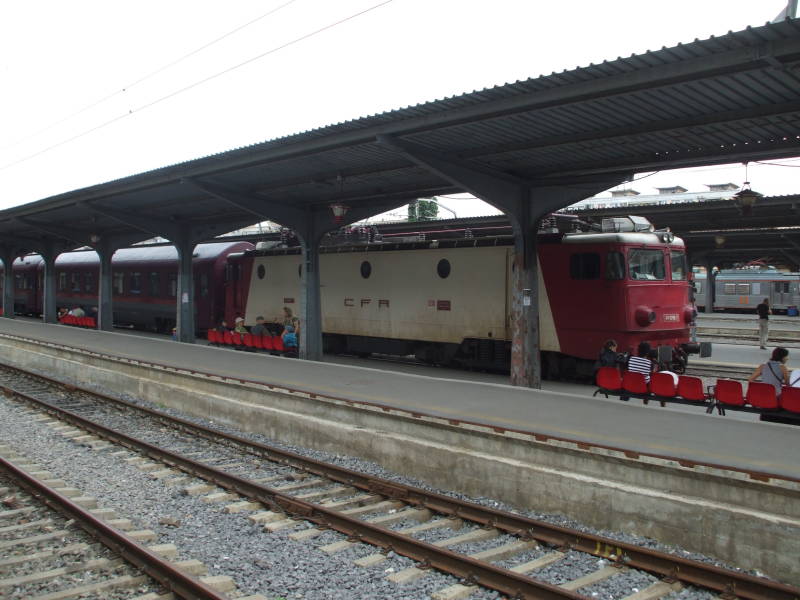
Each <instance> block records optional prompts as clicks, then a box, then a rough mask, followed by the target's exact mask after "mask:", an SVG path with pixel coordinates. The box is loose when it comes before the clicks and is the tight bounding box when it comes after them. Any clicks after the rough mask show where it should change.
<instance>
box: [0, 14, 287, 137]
mask: <svg viewBox="0 0 800 600" xmlns="http://www.w3.org/2000/svg"><path fill="white" fill-rule="evenodd" d="M296 1H297V0H288V2H285V3H283V4H281V5H280V6H278V7H276V8H273V9H272V10H270V11H268V12H266V13H264V14H262V15H259V16H258V17H256V18H255V19H251V20H250V21H248V22H247V23H244V24H243V25H239V26H238V27H236V28H235V29H232V30H231V31H229V32H227V33H225V34H223V35H221V36H219V37H218V38H216V39H214V40H211V41H210V42H207V43H205V44H203V45H202V46H200V47H199V48H196V49H194V50H192V51H191V52H189V53H187V54H184V55H183V56H181V57H179V58H176V59H175V60H173V61H170V62H169V63H167V64H166V65H163V66H161V67H159V68H157V69H156V70H154V71H151V72H150V73H148V74H147V75H144V76H142V77H140V78H139V79H136V80H135V81H132V82H131V83H129V84H127V85H124V86H122V88H121V89H119V90H117V91H115V92H112V93H110V94H107V95H106V96H103V97H102V98H100V99H98V100H95V101H94V102H92V103H91V104H89V105H88V106H84V107H83V108H81V109H79V110H77V111H75V112H73V113H70V114H69V115H67V116H65V117H63V118H61V119H59V120H57V121H54V122H52V123H50V124H49V125H46V126H45V127H42V128H41V129H38V130H37V131H34V132H33V133H31V134H29V135H27V136H25V137H23V138H20V139H18V140H15V141H14V142H12V143H10V144H8V145H7V146H4V147H3V148H4V149H5V148H13V147H14V146H17V145H19V144H21V143H22V142H26V141H28V140H30V139H32V138H34V137H36V136H38V135H41V134H42V133H44V132H45V131H50V130H51V129H53V128H54V127H57V126H59V125H61V124H62V123H66V122H67V121H69V120H71V119H73V118H75V117H77V116H78V115H82V114H83V113H85V112H87V111H89V110H91V109H93V108H94V107H96V106H99V105H100V104H103V103H104V102H107V101H108V100H111V99H112V98H116V97H117V96H119V95H120V94H124V93H125V92H127V91H129V90H130V89H131V88H133V87H134V86H136V85H139V84H140V83H143V82H144V81H147V80H148V79H150V78H151V77H155V76H156V75H158V74H159V73H163V72H164V71H166V70H167V69H169V68H171V67H174V66H175V65H177V64H179V63H181V62H183V61H184V60H186V59H187V58H190V57H192V56H194V55H195V54H198V53H199V52H202V51H203V50H205V49H206V48H210V47H211V46H213V45H214V44H216V43H218V42H221V41H222V40H224V39H226V38H228V37H230V36H232V35H234V34H235V33H238V32H239V31H242V30H243V29H245V28H247V27H249V26H250V25H253V24H255V23H257V22H258V21H261V20H262V19H265V18H266V17H269V16H270V15H273V14H275V13H276V12H278V11H279V10H281V9H283V8H286V7H287V6H289V5H290V4H293V3H294V2H296Z"/></svg>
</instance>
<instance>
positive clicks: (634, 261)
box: [628, 248, 666, 280]
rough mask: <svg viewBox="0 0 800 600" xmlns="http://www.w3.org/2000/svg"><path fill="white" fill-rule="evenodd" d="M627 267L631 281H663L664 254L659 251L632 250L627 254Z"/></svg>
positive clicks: (664, 274)
mask: <svg viewBox="0 0 800 600" xmlns="http://www.w3.org/2000/svg"><path fill="white" fill-rule="evenodd" d="M628 265H629V272H630V277H631V279H637V280H642V279H646V280H663V279H665V278H666V272H665V270H664V253H663V252H662V251H661V250H643V249H638V248H637V249H632V250H630V252H628Z"/></svg>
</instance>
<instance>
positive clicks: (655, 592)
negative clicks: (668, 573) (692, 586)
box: [622, 581, 683, 600]
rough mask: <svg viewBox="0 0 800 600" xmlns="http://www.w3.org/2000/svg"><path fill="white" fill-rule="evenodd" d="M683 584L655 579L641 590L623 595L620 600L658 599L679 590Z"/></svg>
mask: <svg viewBox="0 0 800 600" xmlns="http://www.w3.org/2000/svg"><path fill="white" fill-rule="evenodd" d="M682 589H683V586H682V585H681V584H680V582H678V581H675V582H673V583H666V582H665V581H656V582H655V583H653V584H651V585H649V586H647V587H646V588H644V589H643V590H639V591H638V592H634V593H633V594H631V595H630V596H625V597H624V598H622V600H658V599H659V598H663V597H664V596H667V595H668V594H671V593H673V592H680V591H681V590H682Z"/></svg>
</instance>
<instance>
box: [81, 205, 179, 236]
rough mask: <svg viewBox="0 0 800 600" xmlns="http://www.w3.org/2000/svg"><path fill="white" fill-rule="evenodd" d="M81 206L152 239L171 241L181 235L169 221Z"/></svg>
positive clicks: (111, 209)
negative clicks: (148, 235) (162, 238)
mask: <svg viewBox="0 0 800 600" xmlns="http://www.w3.org/2000/svg"><path fill="white" fill-rule="evenodd" d="M83 206H84V208H86V210H88V211H89V212H91V213H93V214H96V215H101V216H104V217H108V218H110V219H114V220H115V221H119V222H120V223H123V224H125V225H129V226H131V227H133V228H135V229H138V230H139V231H143V232H144V233H148V234H150V235H152V236H154V237H155V236H159V237H164V238H166V239H168V240H170V241H173V240H176V239H177V238H178V237H180V235H181V228H180V227H179V225H178V224H177V223H174V222H171V221H163V220H162V221H159V220H158V219H152V218H149V217H148V218H145V217H142V216H140V215H137V214H134V213H131V212H128V211H123V210H119V209H116V208H106V207H102V206H95V205H92V204H88V203H84V204H83Z"/></svg>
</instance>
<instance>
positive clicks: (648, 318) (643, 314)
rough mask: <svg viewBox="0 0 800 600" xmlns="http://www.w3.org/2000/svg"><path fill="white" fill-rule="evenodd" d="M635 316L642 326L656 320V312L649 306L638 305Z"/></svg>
mask: <svg viewBox="0 0 800 600" xmlns="http://www.w3.org/2000/svg"><path fill="white" fill-rule="evenodd" d="M633 316H634V318H635V319H636V323H637V324H638V325H640V326H641V327H647V326H648V325H652V324H653V323H655V322H656V312H655V311H654V310H653V309H651V308H649V307H647V306H637V307H636V310H635V311H634V312H633Z"/></svg>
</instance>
